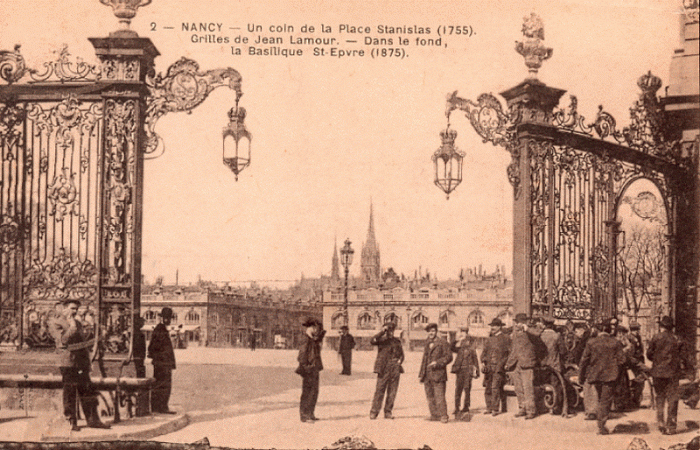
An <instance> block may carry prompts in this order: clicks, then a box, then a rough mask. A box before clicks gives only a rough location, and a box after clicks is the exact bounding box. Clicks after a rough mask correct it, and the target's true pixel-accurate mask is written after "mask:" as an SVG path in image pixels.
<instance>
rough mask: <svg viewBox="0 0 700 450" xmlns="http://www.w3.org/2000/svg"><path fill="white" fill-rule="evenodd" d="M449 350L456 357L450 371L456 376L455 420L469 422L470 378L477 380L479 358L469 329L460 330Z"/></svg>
mask: <svg viewBox="0 0 700 450" xmlns="http://www.w3.org/2000/svg"><path fill="white" fill-rule="evenodd" d="M450 349H451V350H452V352H453V353H455V355H456V356H455V362H454V363H453V364H452V370H451V372H452V373H454V374H455V376H456V379H455V411H454V415H455V419H461V420H466V421H469V420H470V419H471V416H470V413H469V406H470V404H471V395H472V378H479V357H478V356H477V355H476V347H475V345H474V339H472V337H471V336H469V328H462V329H460V331H459V337H458V339H457V340H455V341H454V342H453V343H452V345H451V346H450ZM462 394H464V406H461V405H460V404H461V403H462ZM460 406H461V407H460Z"/></svg>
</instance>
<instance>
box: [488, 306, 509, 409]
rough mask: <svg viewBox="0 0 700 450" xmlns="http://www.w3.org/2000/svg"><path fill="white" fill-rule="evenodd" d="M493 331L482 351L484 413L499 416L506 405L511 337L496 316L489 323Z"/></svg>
mask: <svg viewBox="0 0 700 450" xmlns="http://www.w3.org/2000/svg"><path fill="white" fill-rule="evenodd" d="M489 326H490V327H491V333H490V334H489V338H488V339H487V340H486V344H484V350H483V351H482V352H481V365H482V368H483V371H484V397H485V398H486V411H485V412H484V414H493V415H494V416H497V415H498V414H500V413H501V412H505V410H504V411H501V410H500V408H501V405H504V402H503V400H504V399H505V393H504V392H503V386H505V384H506V369H505V365H506V361H507V360H508V355H509V354H510V346H511V343H510V337H508V336H507V335H506V334H505V333H504V332H503V322H501V319H499V318H498V317H496V318H495V319H493V320H492V321H491V323H490V324H489Z"/></svg>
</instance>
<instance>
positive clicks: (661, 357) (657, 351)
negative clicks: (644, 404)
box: [647, 316, 693, 434]
mask: <svg viewBox="0 0 700 450" xmlns="http://www.w3.org/2000/svg"><path fill="white" fill-rule="evenodd" d="M659 327H660V331H659V333H658V334H656V335H655V336H654V337H653V338H652V339H651V341H650V342H649V348H648V349H647V358H649V360H650V361H651V364H652V365H651V376H652V377H653V379H654V393H655V394H656V422H657V425H658V426H659V430H660V431H661V432H662V433H663V434H674V433H675V432H676V421H677V418H678V400H679V399H680V391H679V386H678V381H679V380H680V378H681V375H683V373H684V372H686V371H687V372H692V370H693V363H692V361H691V360H690V358H689V357H688V356H689V354H690V352H688V351H687V349H686V348H685V344H684V343H683V341H682V340H681V339H680V338H678V336H676V335H675V334H673V331H672V330H673V321H672V320H671V318H670V317H669V316H663V317H662V318H661V320H660V321H659ZM666 406H668V414H667V415H666V420H664V412H665V411H664V409H665V408H666Z"/></svg>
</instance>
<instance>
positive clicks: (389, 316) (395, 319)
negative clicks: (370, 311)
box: [384, 312, 401, 328]
mask: <svg viewBox="0 0 700 450" xmlns="http://www.w3.org/2000/svg"><path fill="white" fill-rule="evenodd" d="M389 322H394V325H396V328H401V318H400V317H399V316H398V315H396V313H393V312H390V313H389V314H387V315H386V316H384V323H389Z"/></svg>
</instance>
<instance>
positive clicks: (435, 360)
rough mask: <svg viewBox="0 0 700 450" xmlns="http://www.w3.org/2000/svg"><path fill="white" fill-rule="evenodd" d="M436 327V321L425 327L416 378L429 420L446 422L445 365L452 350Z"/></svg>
mask: <svg viewBox="0 0 700 450" xmlns="http://www.w3.org/2000/svg"><path fill="white" fill-rule="evenodd" d="M437 328H438V327H437V324H436V323H430V324H428V325H427V326H426V327H425V331H427V332H428V337H427V339H426V340H425V348H424V350H423V360H422V361H421V365H420V372H419V373H418V379H419V380H420V382H421V383H423V386H424V388H425V396H426V397H427V399H428V408H429V409H430V420H440V421H441V422H442V423H447V422H448V421H449V416H448V415H447V401H446V400H445V385H446V384H447V365H448V364H449V363H451V362H452V351H451V350H450V345H449V344H448V343H447V341H446V340H444V339H442V338H440V337H438V335H437Z"/></svg>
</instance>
